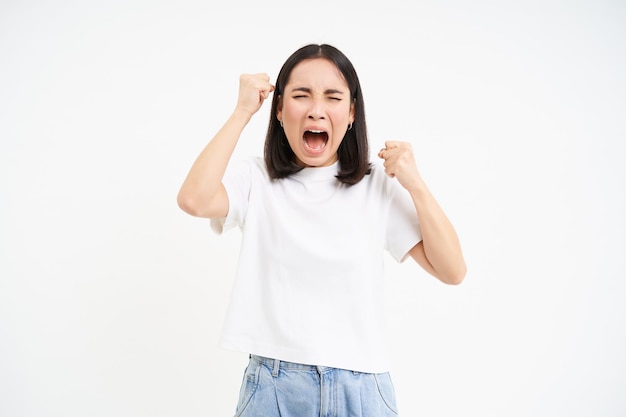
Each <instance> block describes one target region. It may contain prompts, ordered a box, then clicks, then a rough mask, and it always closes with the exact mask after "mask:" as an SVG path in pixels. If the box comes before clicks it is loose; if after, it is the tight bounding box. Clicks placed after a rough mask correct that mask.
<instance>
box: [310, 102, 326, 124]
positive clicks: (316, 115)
mask: <svg viewBox="0 0 626 417" xmlns="http://www.w3.org/2000/svg"><path fill="white" fill-rule="evenodd" d="M325 114H326V113H325V110H324V104H323V100H319V99H314V100H311V107H310V108H309V112H308V115H307V117H308V118H309V119H312V120H319V119H325V118H326V117H325Z"/></svg>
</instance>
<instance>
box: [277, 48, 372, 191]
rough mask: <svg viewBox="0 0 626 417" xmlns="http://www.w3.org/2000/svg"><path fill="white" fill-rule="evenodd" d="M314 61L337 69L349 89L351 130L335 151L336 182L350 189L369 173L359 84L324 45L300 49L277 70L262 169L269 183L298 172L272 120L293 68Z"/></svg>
mask: <svg viewBox="0 0 626 417" xmlns="http://www.w3.org/2000/svg"><path fill="white" fill-rule="evenodd" d="M315 58H324V59H327V60H329V61H330V62H332V63H333V64H335V66H336V67H337V69H339V71H340V72H341V74H343V77H344V78H345V80H346V82H347V83H348V88H349V89H350V99H351V100H352V101H353V103H354V122H353V123H352V128H351V129H349V130H348V131H347V132H346V135H345V136H344V138H343V141H342V142H341V145H339V149H338V150H337V157H338V159H339V172H338V173H337V179H338V180H339V181H341V182H342V183H345V184H349V185H353V184H356V183H358V182H359V181H361V179H362V178H363V177H364V176H365V175H366V174H369V173H370V162H369V148H368V139H367V127H366V124H365V109H364V105H363V96H362V93H361V84H360V82H359V77H358V76H357V74H356V71H355V69H354V66H353V65H352V63H351V62H350V60H349V59H348V58H347V57H346V56H345V55H344V54H343V52H341V51H339V50H338V49H337V48H335V47H333V46H330V45H326V44H322V45H315V44H310V45H306V46H303V47H302V48H300V49H298V50H297V51H295V52H294V53H293V54H292V55H291V56H290V57H289V58H287V61H285V63H284V64H283V66H282V68H281V69H280V72H279V73H278V78H277V80H276V89H275V91H274V96H273V98H272V110H271V113H270V122H269V126H268V128H267V136H266V137H265V165H266V166H267V170H268V172H269V175H270V178H272V179H278V178H285V177H288V176H289V175H291V174H294V173H296V172H298V171H300V170H301V169H302V167H301V166H299V165H298V164H297V163H296V161H295V159H296V158H295V154H294V153H293V151H292V150H291V147H290V146H289V142H287V136H286V135H285V131H284V130H283V129H282V127H281V126H280V122H279V121H278V119H277V117H276V110H277V108H278V103H279V100H280V98H281V96H282V95H283V89H284V88H285V85H286V84H287V82H288V81H289V77H290V75H291V72H292V71H293V69H294V67H295V66H296V65H298V64H299V63H300V62H302V61H305V60H307V59H315Z"/></svg>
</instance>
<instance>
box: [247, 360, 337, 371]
mask: <svg viewBox="0 0 626 417" xmlns="http://www.w3.org/2000/svg"><path fill="white" fill-rule="evenodd" d="M250 360H253V361H255V362H257V363H260V364H262V365H265V366H267V367H269V368H270V369H271V370H272V375H274V376H276V375H278V371H279V370H280V369H285V370H287V369H290V370H298V371H315V372H318V373H323V372H325V371H330V370H333V369H335V368H331V367H328V366H316V365H306V364H303V363H295V362H287V361H281V360H279V359H272V358H266V357H264V356H258V355H250Z"/></svg>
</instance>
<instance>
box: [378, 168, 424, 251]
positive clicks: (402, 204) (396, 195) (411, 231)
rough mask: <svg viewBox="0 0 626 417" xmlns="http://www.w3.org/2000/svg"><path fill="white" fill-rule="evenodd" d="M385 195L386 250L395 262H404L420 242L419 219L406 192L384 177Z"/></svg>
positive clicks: (395, 182)
mask: <svg viewBox="0 0 626 417" xmlns="http://www.w3.org/2000/svg"><path fill="white" fill-rule="evenodd" d="M385 194H386V198H387V199H388V201H389V210H388V216H387V230H386V233H387V235H386V248H387V250H388V251H389V253H390V254H391V256H392V257H393V258H394V259H395V260H396V261H398V262H404V261H405V260H406V258H407V257H408V254H409V251H410V250H411V249H412V248H413V247H414V246H415V245H417V244H418V243H419V242H421V241H422V232H421V230H420V224H419V219H418V217H417V212H416V211H415V205H414V204H413V200H412V199H411V196H410V195H409V193H408V191H407V190H405V189H404V188H402V186H401V185H400V184H399V183H398V181H397V180H395V179H392V178H389V177H387V176H386V175H385Z"/></svg>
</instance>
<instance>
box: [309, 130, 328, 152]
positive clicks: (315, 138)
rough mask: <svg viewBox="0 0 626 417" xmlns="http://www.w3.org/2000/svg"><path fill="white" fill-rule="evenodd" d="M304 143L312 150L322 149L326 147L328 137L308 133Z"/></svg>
mask: <svg viewBox="0 0 626 417" xmlns="http://www.w3.org/2000/svg"><path fill="white" fill-rule="evenodd" d="M304 141H305V142H306V144H307V146H308V147H309V148H311V149H322V148H323V147H324V145H326V135H325V134H321V133H311V132H306V133H305V134H304Z"/></svg>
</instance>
